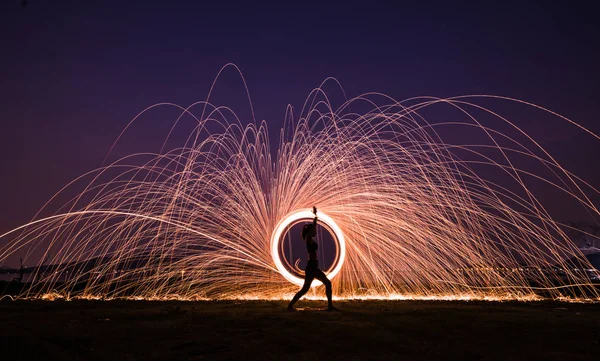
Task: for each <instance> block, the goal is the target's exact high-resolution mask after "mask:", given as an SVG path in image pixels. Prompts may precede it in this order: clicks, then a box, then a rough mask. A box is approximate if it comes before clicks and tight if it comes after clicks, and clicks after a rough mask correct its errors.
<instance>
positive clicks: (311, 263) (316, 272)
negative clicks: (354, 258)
mask: <svg viewBox="0 0 600 361" xmlns="http://www.w3.org/2000/svg"><path fill="white" fill-rule="evenodd" d="M313 213H314V214H315V218H314V219H313V223H312V224H307V225H305V226H304V228H302V239H304V241H305V242H306V249H307V251H308V264H307V265H306V269H305V270H304V286H302V288H301V289H300V291H298V293H296V295H295V296H294V298H292V301H290V304H289V305H288V311H295V310H296V309H295V308H294V304H295V303H296V302H298V300H299V299H300V297H302V296H304V294H305V293H306V292H308V290H309V289H310V284H311V283H312V281H313V280H314V279H315V278H316V279H318V280H319V281H321V282H323V284H324V285H325V293H326V294H327V303H328V307H327V311H339V310H338V309H337V308H335V307H333V303H332V302H331V281H330V280H329V279H328V278H327V276H325V273H323V271H321V270H320V269H319V261H318V260H317V249H318V248H319V245H318V244H317V242H315V241H314V240H313V237H315V236H316V235H317V207H313Z"/></svg>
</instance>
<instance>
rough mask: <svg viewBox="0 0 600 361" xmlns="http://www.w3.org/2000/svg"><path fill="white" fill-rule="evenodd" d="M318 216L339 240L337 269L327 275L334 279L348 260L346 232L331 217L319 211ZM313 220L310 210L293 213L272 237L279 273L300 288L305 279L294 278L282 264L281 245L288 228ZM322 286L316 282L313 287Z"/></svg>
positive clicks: (272, 254) (272, 246)
mask: <svg viewBox="0 0 600 361" xmlns="http://www.w3.org/2000/svg"><path fill="white" fill-rule="evenodd" d="M317 215H318V218H319V222H322V223H324V224H325V225H327V228H328V229H330V230H331V231H333V236H334V238H335V239H337V242H336V243H337V244H336V248H337V257H336V260H337V262H334V264H335V267H334V268H333V270H331V272H329V273H328V274H327V278H329V279H333V277H335V276H336V275H337V274H338V273H339V272H340V270H341V269H342V266H343V265H344V260H345V259H346V240H345V238H344V232H342V230H341V228H340V227H339V226H338V225H337V224H336V223H335V222H334V221H333V219H331V217H329V216H328V215H327V214H325V213H323V212H321V211H319V212H318V213H317ZM313 218H314V214H313V213H312V212H311V211H310V210H308V209H306V210H301V211H297V212H294V213H291V214H290V215H288V216H287V217H285V218H284V219H282V220H281V221H280V222H279V223H278V224H277V226H276V227H275V231H273V235H272V237H271V256H272V257H273V261H274V262H275V266H276V267H277V269H278V270H279V273H281V275H282V276H283V277H285V279H287V280H288V281H290V282H292V283H293V284H296V285H298V286H302V285H303V284H304V279H303V278H300V277H297V276H294V275H293V274H291V273H290V271H288V270H287V269H286V268H285V266H284V265H283V263H282V262H281V258H280V257H279V243H280V240H281V236H282V235H283V232H284V231H285V230H286V229H287V228H288V226H290V225H291V224H293V223H295V222H297V221H300V220H302V219H306V220H312V219H313ZM321 284H322V283H321V282H320V281H318V280H314V281H313V283H312V286H311V287H314V286H319V285H321Z"/></svg>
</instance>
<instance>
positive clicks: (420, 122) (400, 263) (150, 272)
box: [0, 68, 599, 300]
mask: <svg viewBox="0 0 600 361" xmlns="http://www.w3.org/2000/svg"><path fill="white" fill-rule="evenodd" d="M236 69H237V68H236ZM217 78H218V77H217ZM215 81H216V80H215ZM330 82H332V81H331V80H327V81H326V82H324V83H323V84H322V85H321V86H320V87H319V88H316V89H315V90H314V91H313V92H312V93H311V94H310V95H309V96H308V98H307V100H306V102H305V104H304V107H303V109H302V110H301V112H300V114H299V116H297V117H296V116H294V114H292V112H291V110H290V111H289V112H288V114H287V116H286V120H285V122H284V124H283V126H282V129H281V132H280V136H279V146H278V150H277V153H276V154H271V148H270V147H271V146H270V144H269V140H270V135H269V133H268V129H267V125H266V123H264V122H263V123H257V122H255V121H253V120H250V121H249V122H248V121H247V123H246V124H244V122H243V121H242V120H240V119H238V117H237V116H236V114H235V113H234V112H233V111H232V110H231V109H229V108H227V107H224V106H215V105H213V104H211V103H210V102H209V100H210V93H209V97H208V98H207V100H206V101H203V102H198V103H195V104H193V105H192V106H190V107H188V108H183V107H179V106H177V105H174V104H159V105H156V106H153V107H150V108H148V109H146V110H144V112H142V113H145V112H151V111H152V110H153V109H154V108H155V107H157V106H161V107H175V108H177V109H179V110H180V111H181V117H183V116H187V117H190V116H191V117H193V119H194V120H195V122H196V125H195V129H194V130H193V131H192V132H191V133H190V136H189V138H188V140H187V141H186V142H185V144H183V145H182V146H181V147H179V148H176V149H171V150H168V151H161V152H160V153H157V154H151V153H143V154H142V153H139V154H131V155H129V156H126V157H123V158H121V159H119V160H117V161H114V162H112V163H106V164H104V165H103V166H102V167H100V168H98V169H97V170H95V171H93V172H90V173H88V174H85V175H82V176H81V177H79V178H78V179H76V180H74V181H73V182H72V183H71V184H69V185H67V186H66V187H65V188H64V189H63V190H61V191H60V192H59V195H62V194H65V193H68V191H69V190H70V189H72V188H74V187H75V186H76V185H77V186H81V185H84V189H83V191H81V192H80V193H78V194H77V195H76V196H75V197H74V198H73V199H71V200H70V201H68V202H66V203H64V204H62V206H61V207H60V208H59V209H58V211H56V213H54V214H53V215H51V216H48V217H45V218H41V217H37V216H36V218H35V219H34V220H33V221H32V222H30V223H28V224H25V225H23V226H21V227H19V228H17V229H14V230H11V231H9V232H7V233H5V234H2V235H0V241H1V242H2V243H1V244H2V245H3V246H2V247H1V248H0V264H1V263H2V262H6V261H7V260H9V259H11V257H12V258H14V257H18V256H19V255H21V254H25V255H33V254H43V256H42V257H39V258H40V259H39V260H38V261H34V262H37V266H36V267H34V268H33V274H32V275H31V280H32V284H31V287H29V288H27V289H26V290H25V291H24V292H23V294H22V295H21V297H47V296H48V295H52V294H56V295H62V296H67V295H79V296H81V297H105V298H110V297H133V298H145V299H155V298H159V299H163V298H183V299H198V298H217V299H218V298H236V297H239V298H279V297H286V295H288V294H292V293H293V292H295V291H296V290H297V286H296V285H294V284H292V283H290V282H289V281H288V280H287V279H286V278H284V277H283V276H282V275H281V273H280V272H279V270H278V268H277V266H276V264H275V262H274V257H273V254H272V242H273V241H272V239H271V238H272V236H273V233H274V231H275V228H276V226H277V225H278V224H279V222H280V221H281V220H282V219H285V218H286V217H288V216H290V215H292V214H294V213H295V212H299V211H303V210H307V209H310V208H311V207H312V206H313V205H317V206H318V208H319V210H321V211H322V212H324V213H325V214H327V215H328V216H329V217H330V218H331V219H332V220H333V222H335V224H336V225H337V226H339V229H340V231H341V232H342V233H343V238H344V239H345V259H344V264H343V267H341V269H340V270H339V273H337V275H336V276H335V278H334V279H333V285H334V294H335V295H336V296H338V297H365V298H412V297H421V298H442V299H454V298H481V299H535V298H536V297H538V295H539V294H540V291H543V294H544V295H545V296H546V297H550V298H570V299H595V300H598V297H599V292H598V288H596V287H594V285H593V282H592V280H593V279H594V278H595V277H598V271H597V270H593V267H592V266H591V265H590V264H589V262H588V261H587V260H585V258H584V257H583V255H582V254H581V252H580V251H579V249H578V248H577V246H576V245H575V244H574V243H573V242H572V241H571V239H570V238H569V236H568V235H567V232H566V230H567V226H566V225H564V224H561V223H559V222H557V221H555V220H554V219H553V218H552V216H551V215H550V214H549V212H548V211H547V209H546V208H545V206H544V202H543V199H541V197H539V196H538V195H537V194H536V189H535V187H532V186H529V185H528V184H530V182H531V180H532V179H533V180H535V181H536V182H541V183H544V184H546V185H548V186H551V187H552V188H553V190H554V191H555V192H557V193H560V194H563V195H568V197H569V199H570V201H571V202H572V203H573V204H575V205H577V206H578V207H581V208H583V209H585V210H586V211H587V212H588V214H590V215H591V216H592V217H593V219H595V220H597V219H598V216H599V212H598V209H597V207H596V206H595V205H594V204H593V202H592V201H591V198H590V197H591V196H590V195H594V196H595V195H597V194H598V190H597V189H596V188H594V187H593V186H592V185H590V184H587V183H585V182H584V181H583V180H582V179H579V178H578V177H577V176H576V175H574V174H571V173H570V172H568V171H567V170H566V169H565V168H563V167H562V166H561V165H560V164H559V163H558V162H557V161H556V160H555V159H554V158H553V157H552V156H551V155H550V154H549V153H548V152H546V151H545V150H544V149H543V148H542V147H541V146H540V145H539V144H538V143H536V142H535V140H534V139H532V138H531V137H529V136H528V135H527V134H526V133H525V132H524V131H522V130H521V129H519V128H518V127H517V126H515V125H514V124H513V123H511V122H510V121H509V120H508V119H506V118H504V117H503V116H501V115H500V114H498V113H496V112H494V111H493V110H492V109H488V108H486V107H484V106H483V105H481V103H483V102H484V101H485V100H490V99H492V100H495V101H503V102H507V103H514V104H518V105H519V106H522V107H527V108H532V109H536V110H537V111H539V112H542V113H545V114H546V115H549V116H553V117H557V118H559V119H561V120H562V121H565V122H570V123H572V124H573V125H574V126H577V127H580V126H579V125H577V124H576V123H574V122H572V121H570V120H569V119H566V118H564V117H562V116H560V115H558V114H555V113H552V112H550V111H549V110H546V109H543V108H540V107H538V106H536V105H533V104H529V103H526V102H523V101H519V100H515V99H510V98H502V97H492V96H463V97H454V98H445V99H440V98H433V97H422V98H413V99H408V100H404V101H396V100H394V99H392V98H389V97H387V96H385V95H383V94H376V93H370V94H365V95H361V96H358V97H356V98H352V99H349V100H346V101H345V102H343V104H341V105H340V106H338V107H336V108H334V107H333V105H332V104H331V102H330V101H329V98H328V94H327V93H326V92H325V90H324V85H325V84H327V83H330ZM213 86H214V84H213ZM211 91H212V89H211ZM431 108H436V109H443V111H447V112H448V113H449V114H450V113H451V114H453V116H452V117H449V119H451V120H448V121H447V122H445V123H444V122H440V121H439V119H438V120H437V122H431V121H430V120H429V119H428V118H426V116H425V115H424V114H425V113H427V112H428V110H429V109H431ZM354 109H358V110H359V111H357V110H354ZM181 117H180V118H181ZM136 118H137V117H136ZM490 119H492V120H493V121H491V120H490ZM135 120H136V119H134V120H133V121H132V123H133V122H134V121H135ZM178 122H179V119H177V120H176V121H175V122H174V124H173V129H175V127H176V126H177V125H178ZM491 123H494V124H502V128H503V129H505V128H508V129H510V131H504V132H500V131H499V130H496V129H495V128H494V127H492V126H491V125H490V124H491ZM130 124H131V123H130ZM442 126H446V127H455V128H456V129H459V130H461V131H462V130H465V131H467V130H468V131H472V130H473V131H477V132H478V133H479V134H480V136H479V137H478V138H477V139H478V142H477V143H476V144H456V143H449V142H446V141H444V139H443V137H442V136H441V135H440V133H439V132H438V129H439V128H440V127H442ZM128 127H129V126H128ZM580 128H581V127H580ZM126 130H127V128H126V129H125V130H124V131H123V132H124V133H125V132H126ZM581 130H582V131H583V132H587V134H588V136H591V137H594V138H595V139H596V140H598V138H599V137H598V136H597V135H595V134H594V133H592V132H590V131H588V130H587V129H584V128H581ZM124 133H122V134H124ZM170 134H171V133H169V135H167V139H168V138H169V136H170ZM517 139H520V140H519V141H518V140H517ZM117 141H118V140H117ZM522 159H526V160H527V161H528V162H530V163H525V164H533V163H535V164H536V165H537V166H536V167H535V169H536V171H534V170H533V168H532V169H529V168H522V167H521V166H519V165H517V164H524V163H523V162H521V161H518V160H522ZM485 169H493V170H494V172H496V173H497V174H501V176H500V178H498V176H495V177H488V176H487V175H488V173H486V171H484V170H485ZM539 169H543V172H539ZM497 179H501V181H500V182H499V181H497ZM57 196H58V195H57ZM55 197H56V196H55ZM49 203H51V202H49ZM45 207H46V206H45ZM292 236H295V235H292ZM298 241H299V242H301V240H300V239H299V237H298ZM275 248H277V247H275ZM31 257H33V256H31ZM30 262H31V261H30Z"/></svg>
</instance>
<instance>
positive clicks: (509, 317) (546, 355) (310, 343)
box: [0, 301, 600, 361]
mask: <svg viewBox="0 0 600 361" xmlns="http://www.w3.org/2000/svg"><path fill="white" fill-rule="evenodd" d="M337 305H338V307H339V308H340V309H342V312H339V313H328V312H323V311H319V310H316V309H307V310H305V311H302V312H296V313H288V312H286V311H285V302H267V301H245V302H234V301H227V302H136V301H110V302H101V301H98V302H94V301H72V302H65V301H55V302H43V301H15V302H13V301H3V302H1V303H0V325H1V326H0V340H1V344H2V346H1V347H2V350H3V354H4V355H5V356H6V358H5V357H0V358H1V359H3V360H11V361H13V360H244V359H257V360H263V359H264V360H562V361H565V360H598V357H599V356H600V305H598V304H591V305H590V304H568V303H553V302H543V303H512V302H511V303H490V302H435V301H348V302H339V303H338V304H337ZM298 306H299V307H321V306H324V303H323V302H311V301H308V302H303V301H301V302H300V303H299V304H298ZM0 356H2V355H0Z"/></svg>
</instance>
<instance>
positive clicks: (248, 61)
mask: <svg viewBox="0 0 600 361" xmlns="http://www.w3.org/2000/svg"><path fill="white" fill-rule="evenodd" d="M148 3H149V2H147V1H143V2H141V1H140V2H137V1H45V2H42V1H35V0H31V1H29V5H28V6H27V7H25V8H24V7H21V6H20V4H19V1H17V0H13V1H3V2H2V3H1V4H0V40H1V44H2V51H1V54H2V55H1V56H0V66H1V69H2V77H1V80H2V81H1V82H0V104H1V106H0V154H2V163H1V167H2V168H1V169H2V174H3V177H2V178H1V179H0V185H1V186H0V205H1V207H2V211H3V212H2V214H3V217H2V219H1V220H0V233H2V232H4V231H7V230H9V229H12V228H14V227H16V226H18V225H20V224H23V223H25V222H27V221H28V220H29V219H30V218H31V217H32V216H33V215H34V214H35V212H36V211H37V210H38V209H39V208H40V207H41V206H42V205H43V204H44V203H45V201H46V200H48V198H49V197H50V196H52V195H53V194H54V193H55V192H56V191H57V190H59V189H60V188H61V187H62V186H63V185H64V184H66V183H67V182H69V181H70V180H72V179H73V178H74V177H76V176H78V175H80V174H82V173H84V172H86V171H89V170H91V169H94V168H96V167H98V166H99V165H100V164H101V162H102V160H103V158H104V156H105V154H106V152H107V151H108V149H109V147H110V145H111V144H112V142H113V141H114V140H115V139H116V137H117V136H118V134H119V133H120V131H121V130H122V129H123V127H124V126H125V125H126V124H127V123H128V121H129V120H131V118H132V117H133V116H135V115H136V114H137V113H138V112H139V111H141V110H142V109H144V108H145V107H147V106H149V105H152V104H154V103H157V102H163V101H170V102H174V103H178V104H180V105H188V104H190V103H192V102H194V101H197V100H202V99H204V98H205V97H206V94H207V92H208V89H209V87H210V84H211V83H212V81H213V79H214V77H215V75H216V73H217V72H218V71H219V69H220V68H221V67H222V66H223V65H224V64H226V63H229V62H233V63H235V64H237V65H238V66H239V67H240V68H241V69H242V71H243V73H244V76H245V77H246V80H247V82H248V86H249V88H250V92H251V96H252V99H253V102H254V107H255V108H254V109H255V113H256V116H257V119H258V120H262V119H266V120H267V122H268V123H269V125H270V127H271V128H270V130H271V133H272V134H277V130H278V129H279V127H280V126H281V123H282V121H283V116H284V112H285V107H286V105H287V104H288V103H291V104H292V105H295V106H300V105H301V104H302V102H303V100H304V98H305V97H306V95H307V94H308V92H309V91H310V90H311V89H313V88H314V87H316V86H318V85H319V83H320V82H321V81H322V80H323V79H325V78H326V77H328V76H334V77H336V78H337V79H338V80H340V81H341V83H342V84H343V86H344V88H345V90H346V92H347V93H348V94H349V95H350V96H356V95H358V94H361V93H364V92H368V91H380V92H383V93H386V94H388V95H390V96H392V97H394V98H396V99H404V98H408V97H412V96H418V95H434V96H441V97H446V96H454V95H463V94H497V95H504V96H509V97H514V98H520V99H524V100H527V101H531V102H533V103H536V104H539V105H542V106H545V107H547V108H550V109H552V110H555V111H557V112H558V113H561V114H563V115H565V116H567V117H569V118H571V119H574V120H576V121H577V122H579V123H580V124H582V125H584V126H585V127H588V128H589V129H591V130H592V131H593V132H595V133H597V134H598V133H600V124H599V123H598V121H597V118H598V112H599V110H600V107H599V105H598V104H599V103H598V99H600V71H599V69H598V64H600V42H599V41H598V39H600V28H599V23H598V21H597V16H596V14H597V11H596V9H593V8H590V7H588V5H570V6H573V7H552V6H554V5H548V4H547V2H540V3H539V4H532V3H530V2H526V1H521V2H518V3H516V5H515V4H508V3H507V2H494V3H493V5H488V4H485V5H484V4H482V3H483V2H475V3H473V4H463V5H457V4H455V3H454V2H440V4H439V5H437V4H433V3H430V2H422V3H423V5H416V4H412V5H404V4H402V5H378V4H376V3H375V2H363V5H353V4H351V3H345V4H344V5H331V6H329V5H322V4H320V5H316V4H315V5H309V4H307V3H305V2H302V3H298V4H289V3H288V2H285V1H283V2H281V3H280V4H278V5H256V4H252V5H238V4H234V3H228V2H223V1H219V2H218V3H219V4H221V5H214V4H213V5H206V4H205V3H206V2H204V1H198V2H192V1H164V2H162V4H148ZM192 3H196V4H192ZM215 3H217V2H215ZM386 3H393V2H390V1H387V2H382V4H386ZM398 3H399V4H400V3H401V2H398ZM414 3H417V2H414ZM590 3H591V2H590ZM359 4H360V3H359ZM565 4H566V3H565ZM549 6H550V7H549ZM589 6H591V5H589ZM229 82H231V84H232V87H231V88H232V89H236V90H235V91H234V92H232V93H231V94H229V93H227V90H228V89H229V87H228V84H229ZM223 83H224V84H225V86H224V87H222V88H220V90H219V92H220V93H217V97H218V98H217V99H218V100H220V101H221V103H226V104H228V105H232V106H233V107H234V108H236V107H238V106H239V107H240V108H241V109H242V112H243V111H244V109H246V108H244V102H243V96H244V94H243V92H242V91H241V88H240V85H239V82H236V78H235V76H233V74H232V73H229V75H226V76H225V77H224V79H223ZM495 109H496V110H502V109H498V107H496V108H495ZM236 110H237V109H236ZM165 119H168V120H169V121H172V120H173V119H174V118H173V117H172V116H170V117H166V118H165ZM152 120H153V119H151V118H149V119H147V120H145V123H144V125H142V126H140V127H138V128H136V130H135V132H137V133H135V134H138V135H139V136H138V137H137V138H136V137H133V138H132V144H133V145H134V146H132V151H133V150H136V151H157V150H158V147H159V146H160V140H161V139H163V137H164V134H165V133H164V132H165V129H167V130H168V126H166V125H165V124H164V123H161V122H160V119H155V122H153V121H152ZM517 120H518V119H517ZM169 125H170V124H169ZM523 126H524V127H527V129H528V130H529V131H531V132H532V134H533V135H534V136H537V137H539V138H540V139H542V141H544V142H545V143H544V145H545V146H547V147H548V149H549V150H550V151H551V152H552V153H553V154H555V155H557V157H558V158H559V159H560V160H561V161H564V162H566V164H567V165H568V169H570V170H572V171H574V172H575V173H577V174H579V175H581V176H582V177H583V178H585V179H586V180H588V181H589V182H590V183H591V184H592V185H594V186H596V187H598V186H600V174H599V173H600V171H599V170H598V169H600V166H598V162H597V156H598V155H599V154H600V147H599V145H598V143H599V142H597V141H592V140H591V138H590V137H581V136H580V135H577V134H580V133H577V132H570V131H563V130H562V128H560V129H559V130H556V129H555V128H553V127H549V129H550V130H549V131H548V132H545V130H544V129H548V128H547V127H546V126H545V124H535V123H531V122H528V123H527V124H523ZM568 129H571V128H568ZM571 130H572V129H571ZM596 201H598V199H596ZM596 204H598V203H597V202H596Z"/></svg>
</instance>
